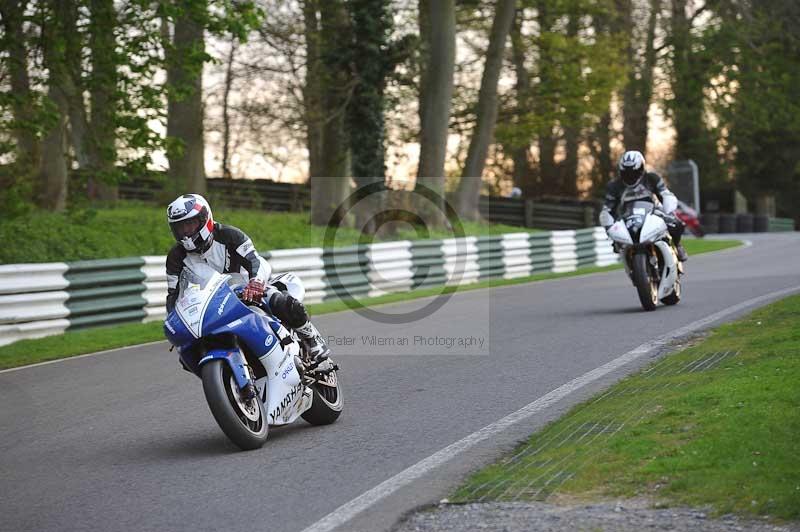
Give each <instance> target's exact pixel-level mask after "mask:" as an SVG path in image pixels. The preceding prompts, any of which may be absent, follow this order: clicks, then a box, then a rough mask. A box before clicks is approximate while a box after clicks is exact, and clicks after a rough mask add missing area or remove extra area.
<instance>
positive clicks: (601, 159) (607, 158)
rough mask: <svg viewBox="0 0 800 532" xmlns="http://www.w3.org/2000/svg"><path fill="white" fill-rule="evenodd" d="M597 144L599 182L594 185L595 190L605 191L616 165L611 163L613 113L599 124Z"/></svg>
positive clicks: (604, 116)
mask: <svg viewBox="0 0 800 532" xmlns="http://www.w3.org/2000/svg"><path fill="white" fill-rule="evenodd" d="M597 143H598V144H599V146H598V157H597V158H598V160H597V165H598V171H597V174H598V175H599V180H598V181H597V182H595V183H593V187H592V188H593V189H594V190H600V189H604V188H605V185H606V183H608V182H609V181H610V180H611V178H612V176H613V174H614V163H613V162H612V161H611V111H608V112H606V113H605V114H604V115H603V116H602V117H601V118H600V122H599V123H598V124H597Z"/></svg>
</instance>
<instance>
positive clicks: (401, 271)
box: [367, 240, 414, 297]
mask: <svg viewBox="0 0 800 532" xmlns="http://www.w3.org/2000/svg"><path fill="white" fill-rule="evenodd" d="M367 258H368V259H369V272H368V273H367V278H368V279H369V287H370V291H369V292H368V294H367V295H368V296H369V297H376V296H381V295H384V294H388V293H390V292H403V291H405V290H408V289H409V288H410V287H411V285H412V284H413V277H414V272H413V271H412V266H413V263H412V261H411V242H409V241H407V240H402V241H399V242H383V243H379V244H370V245H369V247H368V248H367Z"/></svg>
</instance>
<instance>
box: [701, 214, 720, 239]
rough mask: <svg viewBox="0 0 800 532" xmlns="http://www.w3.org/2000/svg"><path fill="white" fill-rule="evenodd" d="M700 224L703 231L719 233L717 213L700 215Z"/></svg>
mask: <svg viewBox="0 0 800 532" xmlns="http://www.w3.org/2000/svg"><path fill="white" fill-rule="evenodd" d="M700 223H701V225H702V226H703V230H704V231H705V232H706V233H707V234H710V233H719V214H718V213H716V212H709V213H703V214H701V215H700Z"/></svg>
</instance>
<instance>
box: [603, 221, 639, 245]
mask: <svg viewBox="0 0 800 532" xmlns="http://www.w3.org/2000/svg"><path fill="white" fill-rule="evenodd" d="M608 237H609V238H610V239H611V240H613V241H615V242H619V243H621V244H627V245H629V246H630V245H633V239H632V238H631V234H630V232H629V231H628V228H627V227H626V226H625V222H624V221H623V220H617V221H616V222H614V225H612V226H611V227H609V228H608Z"/></svg>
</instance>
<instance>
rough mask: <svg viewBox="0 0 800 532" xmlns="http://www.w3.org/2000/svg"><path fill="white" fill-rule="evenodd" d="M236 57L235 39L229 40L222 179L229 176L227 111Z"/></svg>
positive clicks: (229, 125)
mask: <svg viewBox="0 0 800 532" xmlns="http://www.w3.org/2000/svg"><path fill="white" fill-rule="evenodd" d="M235 57H236V38H235V37H234V38H231V48H230V50H229V51H228V59H227V61H226V63H227V64H226V68H225V89H224V91H223V94H222V177H225V178H227V179H230V178H231V177H232V174H231V166H230V165H231V117H230V111H229V105H230V97H231V87H232V86H233V60H234V58H235Z"/></svg>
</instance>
